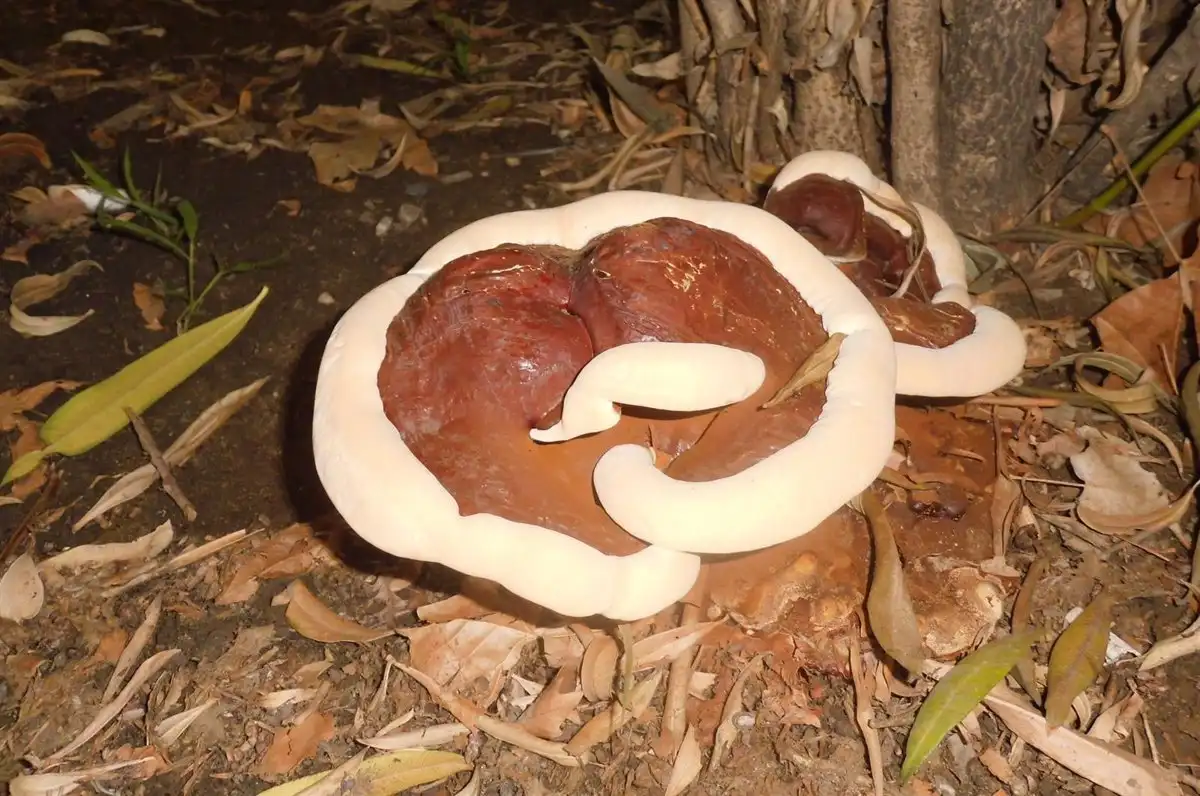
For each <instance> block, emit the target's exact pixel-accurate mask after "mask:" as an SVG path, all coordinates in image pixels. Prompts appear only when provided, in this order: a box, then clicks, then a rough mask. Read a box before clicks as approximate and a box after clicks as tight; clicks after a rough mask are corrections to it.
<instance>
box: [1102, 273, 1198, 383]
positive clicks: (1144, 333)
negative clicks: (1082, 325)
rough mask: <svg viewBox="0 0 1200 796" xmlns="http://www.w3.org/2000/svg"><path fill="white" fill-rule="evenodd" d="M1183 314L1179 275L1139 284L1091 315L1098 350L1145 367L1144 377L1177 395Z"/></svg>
mask: <svg viewBox="0 0 1200 796" xmlns="http://www.w3.org/2000/svg"><path fill="white" fill-rule="evenodd" d="M1185 317H1186V316H1185V314H1184V312H1183V291H1182V290H1181V289H1180V285H1179V275H1178V274H1172V275H1171V276H1168V277H1166V278H1164V279H1157V280H1155V281H1153V282H1150V283H1149V284H1145V285H1142V286H1141V287H1139V288H1137V289H1136V290H1131V291H1130V292H1128V293H1126V294H1124V295H1123V296H1121V297H1119V298H1118V299H1117V300H1116V301H1113V302H1111V303H1110V304H1108V305H1107V306H1106V307H1105V308H1104V309H1102V310H1101V311H1100V312H1098V313H1096V314H1095V315H1093V316H1092V319H1091V322H1092V325H1093V326H1095V327H1096V333H1097V334H1098V335H1099V336H1100V347H1101V348H1102V349H1103V350H1104V351H1107V352H1108V353H1110V354H1117V355H1119V356H1123V357H1125V358H1126V359H1129V360H1131V361H1132V362H1135V363H1137V364H1138V365H1140V366H1141V367H1143V368H1146V369H1147V371H1148V373H1147V376H1148V378H1150V379H1152V380H1153V381H1155V382H1156V383H1157V384H1158V385H1159V386H1160V387H1162V389H1163V390H1164V391H1165V392H1167V393H1168V394H1171V395H1177V394H1178V390H1177V389H1176V388H1175V377H1176V376H1177V375H1178V373H1179V363H1178V360H1179V340H1180V336H1181V335H1182V334H1183V324H1184V318H1185Z"/></svg>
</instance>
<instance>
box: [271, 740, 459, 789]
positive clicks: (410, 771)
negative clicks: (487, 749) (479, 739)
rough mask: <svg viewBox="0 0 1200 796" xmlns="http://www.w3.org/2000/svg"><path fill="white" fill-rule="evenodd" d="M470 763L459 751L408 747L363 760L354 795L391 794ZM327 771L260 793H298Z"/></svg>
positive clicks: (425, 783) (451, 774)
mask: <svg viewBox="0 0 1200 796" xmlns="http://www.w3.org/2000/svg"><path fill="white" fill-rule="evenodd" d="M470 768H471V766H470V764H469V763H467V761H466V759H465V758H463V756H462V755H460V754H455V753H454V752H438V751H429V750H424V749H405V750H402V751H399V752H390V753H388V754H385V755H378V756H376V757H372V758H370V759H369V760H364V761H363V763H362V765H360V766H359V767H358V771H357V772H356V774H355V776H354V781H355V787H354V790H353V793H354V794H355V796H392V794H397V793H401V792H403V791H406V790H409V789H410V788H416V787H419V786H421V785H427V784H429V783H431V782H437V781H438V780H440V779H445V778H446V777H452V776H454V775H455V774H458V773H459V772H462V771H468V770H470ZM329 773H330V772H328V771H323V772H321V773H320V774H313V775H311V776H307V777H302V778H301V779H297V780H293V781H291V782H287V783H284V784H283V785H277V786H275V787H274V788H270V789H268V790H265V791H262V792H261V793H259V794H258V796H296V794H298V793H300V792H301V791H302V790H304V789H305V788H307V787H310V786H311V785H315V784H316V783H318V782H320V781H321V780H322V779H324V778H325V777H327V776H329Z"/></svg>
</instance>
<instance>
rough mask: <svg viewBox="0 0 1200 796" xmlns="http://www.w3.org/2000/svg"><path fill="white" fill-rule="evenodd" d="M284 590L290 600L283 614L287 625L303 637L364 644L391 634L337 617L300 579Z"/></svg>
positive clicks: (381, 629)
mask: <svg viewBox="0 0 1200 796" xmlns="http://www.w3.org/2000/svg"><path fill="white" fill-rule="evenodd" d="M288 590H289V591H290V592H291V601H290V602H289V603H288V607H287V612H286V614H285V616H286V617H287V620H288V624H289V625H291V626H292V628H293V629H294V630H295V631H296V632H297V633H299V634H300V635H302V636H304V637H305V638H311V639H312V640H313V641H323V642H325V643H326V644H330V643H335V642H339V641H348V642H352V643H354V644H367V643H369V642H372V641H377V640H378V639H381V638H385V637H387V636H390V635H392V631H390V630H387V629H383V628H376V629H372V628H369V627H363V626H362V625H360V624H358V623H357V622H352V621H350V620H349V619H346V618H344V617H342V616H339V615H338V614H336V613H334V612H333V611H332V610H331V609H330V608H329V607H328V606H326V605H325V603H323V602H321V601H320V600H319V599H318V598H317V596H316V595H315V594H313V593H312V592H311V591H309V590H308V587H307V586H305V585H304V583H302V582H301V581H298V580H297V581H293V582H292V584H291V585H290V586H289V587H288Z"/></svg>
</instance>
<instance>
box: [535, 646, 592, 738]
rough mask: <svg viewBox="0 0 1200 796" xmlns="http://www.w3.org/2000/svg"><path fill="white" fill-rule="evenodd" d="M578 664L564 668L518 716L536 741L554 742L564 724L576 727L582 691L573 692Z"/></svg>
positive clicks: (577, 675)
mask: <svg viewBox="0 0 1200 796" xmlns="http://www.w3.org/2000/svg"><path fill="white" fill-rule="evenodd" d="M578 681H579V663H578V662H574V663H572V664H569V665H567V666H563V667H562V668H561V669H559V670H558V671H557V672H555V673H554V677H553V678H551V680H550V682H549V683H548V684H547V685H546V687H545V688H543V689H542V690H541V693H539V694H538V695H537V697H536V698H535V699H534V700H533V702H532V703H531V704H530V705H529V708H528V709H527V710H526V711H525V712H524V713H523V714H522V715H521V719H520V724H521V726H522V727H524V728H525V729H527V730H529V731H530V732H531V733H533V734H534V735H536V736H538V737H539V738H546V739H549V740H553V739H555V738H557V737H558V736H559V735H561V734H562V726H563V724H564V723H565V722H567V721H573V722H575V723H579V721H580V719H579V713H578V712H577V710H576V709H577V708H578V707H579V703H580V702H581V701H583V691H582V690H580V689H578V688H576V684H577V683H578Z"/></svg>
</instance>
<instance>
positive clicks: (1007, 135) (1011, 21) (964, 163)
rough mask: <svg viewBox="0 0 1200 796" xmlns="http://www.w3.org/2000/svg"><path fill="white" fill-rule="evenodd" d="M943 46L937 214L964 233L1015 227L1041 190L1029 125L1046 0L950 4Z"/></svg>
mask: <svg viewBox="0 0 1200 796" xmlns="http://www.w3.org/2000/svg"><path fill="white" fill-rule="evenodd" d="M953 10H954V11H953V13H954V16H953V19H952V20H949V25H948V28H947V31H948V32H947V36H946V38H945V60H944V69H943V71H942V87H941V101H942V105H941V109H940V113H939V124H940V127H941V134H942V152H943V159H942V207H943V208H945V210H946V215H947V217H948V220H949V221H950V222H951V224H953V225H955V226H956V227H958V228H959V229H962V230H963V231H967V232H980V231H983V230H985V229H988V228H994V227H998V226H1006V225H1009V224H1012V223H1014V222H1015V221H1017V220H1019V219H1020V218H1021V217H1022V216H1023V215H1024V213H1025V211H1026V210H1028V209H1029V208H1030V207H1031V206H1032V205H1033V203H1034V202H1035V201H1036V200H1037V199H1038V197H1039V196H1040V194H1041V193H1042V191H1043V190H1044V187H1045V186H1044V185H1043V183H1042V180H1041V179H1039V175H1037V174H1036V173H1035V172H1034V170H1033V168H1032V164H1033V158H1034V154H1035V151H1036V150H1035V146H1036V142H1035V138H1034V134H1033V121H1034V118H1035V115H1036V114H1037V111H1038V108H1039V107H1040V106H1041V104H1042V103H1043V102H1044V101H1045V100H1044V99H1043V96H1042V91H1041V77H1042V69H1043V65H1044V64H1045V59H1046V47H1045V44H1044V43H1043V42H1042V36H1043V35H1044V34H1045V32H1046V31H1047V30H1048V29H1049V25H1050V23H1051V20H1052V18H1053V15H1054V13H1055V8H1054V3H1050V2H1046V0H1006V2H1003V3H997V2H995V0H954V3H953Z"/></svg>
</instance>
